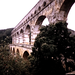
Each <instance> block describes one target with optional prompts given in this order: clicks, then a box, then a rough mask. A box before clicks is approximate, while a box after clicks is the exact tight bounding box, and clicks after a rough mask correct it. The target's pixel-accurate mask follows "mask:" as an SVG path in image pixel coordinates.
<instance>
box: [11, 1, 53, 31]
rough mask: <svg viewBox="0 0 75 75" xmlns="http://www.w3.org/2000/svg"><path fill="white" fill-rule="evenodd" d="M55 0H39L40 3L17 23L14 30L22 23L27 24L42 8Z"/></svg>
mask: <svg viewBox="0 0 75 75" xmlns="http://www.w3.org/2000/svg"><path fill="white" fill-rule="evenodd" d="M53 1H54V0H39V1H38V3H37V4H36V5H35V6H34V7H33V8H32V9H31V10H30V11H29V12H28V14H27V15H26V16H25V17H24V18H23V19H22V20H21V21H20V22H19V23H18V24H17V25H16V27H15V28H14V29H13V31H14V30H15V29H16V28H18V27H19V26H20V25H25V24H26V23H27V22H28V21H29V20H30V19H32V18H33V17H34V16H35V15H36V14H38V13H39V12H40V11H41V10H43V9H44V8H45V7H46V6H47V5H49V4H50V3H52V2H53ZM13 31H12V32H13Z"/></svg>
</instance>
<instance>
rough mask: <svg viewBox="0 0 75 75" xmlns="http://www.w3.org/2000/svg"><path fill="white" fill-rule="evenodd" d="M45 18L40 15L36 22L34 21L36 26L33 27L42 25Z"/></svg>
mask: <svg viewBox="0 0 75 75" xmlns="http://www.w3.org/2000/svg"><path fill="white" fill-rule="evenodd" d="M45 18H46V16H44V15H42V16H40V17H39V18H38V19H37V21H36V24H35V25H42V22H43V20H44V19H45Z"/></svg>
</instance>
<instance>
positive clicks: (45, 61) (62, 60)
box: [29, 22, 75, 75]
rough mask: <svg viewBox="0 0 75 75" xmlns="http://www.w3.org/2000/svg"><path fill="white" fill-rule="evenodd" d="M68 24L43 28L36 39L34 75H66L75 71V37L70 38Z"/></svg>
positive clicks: (33, 64) (33, 53) (61, 23)
mask: <svg viewBox="0 0 75 75" xmlns="http://www.w3.org/2000/svg"><path fill="white" fill-rule="evenodd" d="M70 34H71V32H69V30H68V28H67V23H66V22H58V23H56V24H55V25H54V24H52V25H49V26H46V27H45V26H43V27H42V28H41V29H40V33H39V34H38V36H37V37H36V39H35V43H34V47H33V49H32V50H33V52H32V57H33V58H34V59H33V60H32V58H30V59H29V60H30V62H31V65H32V68H31V73H32V75H39V74H41V75H65V73H66V72H69V71H73V70H75V62H74V61H75V36H70Z"/></svg>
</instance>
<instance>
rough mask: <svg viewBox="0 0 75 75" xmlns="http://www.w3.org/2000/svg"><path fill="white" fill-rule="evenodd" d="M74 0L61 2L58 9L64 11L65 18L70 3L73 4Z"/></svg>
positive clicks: (70, 5)
mask: <svg viewBox="0 0 75 75" xmlns="http://www.w3.org/2000/svg"><path fill="white" fill-rule="evenodd" d="M74 2H75V0H65V1H64V3H63V4H62V6H61V8H60V11H65V15H64V16H65V17H66V18H67V16H68V13H69V11H70V9H71V7H72V5H73V4H74Z"/></svg>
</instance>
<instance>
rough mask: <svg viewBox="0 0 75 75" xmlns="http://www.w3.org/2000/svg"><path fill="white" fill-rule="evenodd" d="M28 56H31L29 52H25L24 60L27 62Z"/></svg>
mask: <svg viewBox="0 0 75 75" xmlns="http://www.w3.org/2000/svg"><path fill="white" fill-rule="evenodd" d="M28 56H29V53H28V52H27V51H25V52H24V54H23V58H24V59H25V60H26V59H27V58H28Z"/></svg>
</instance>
